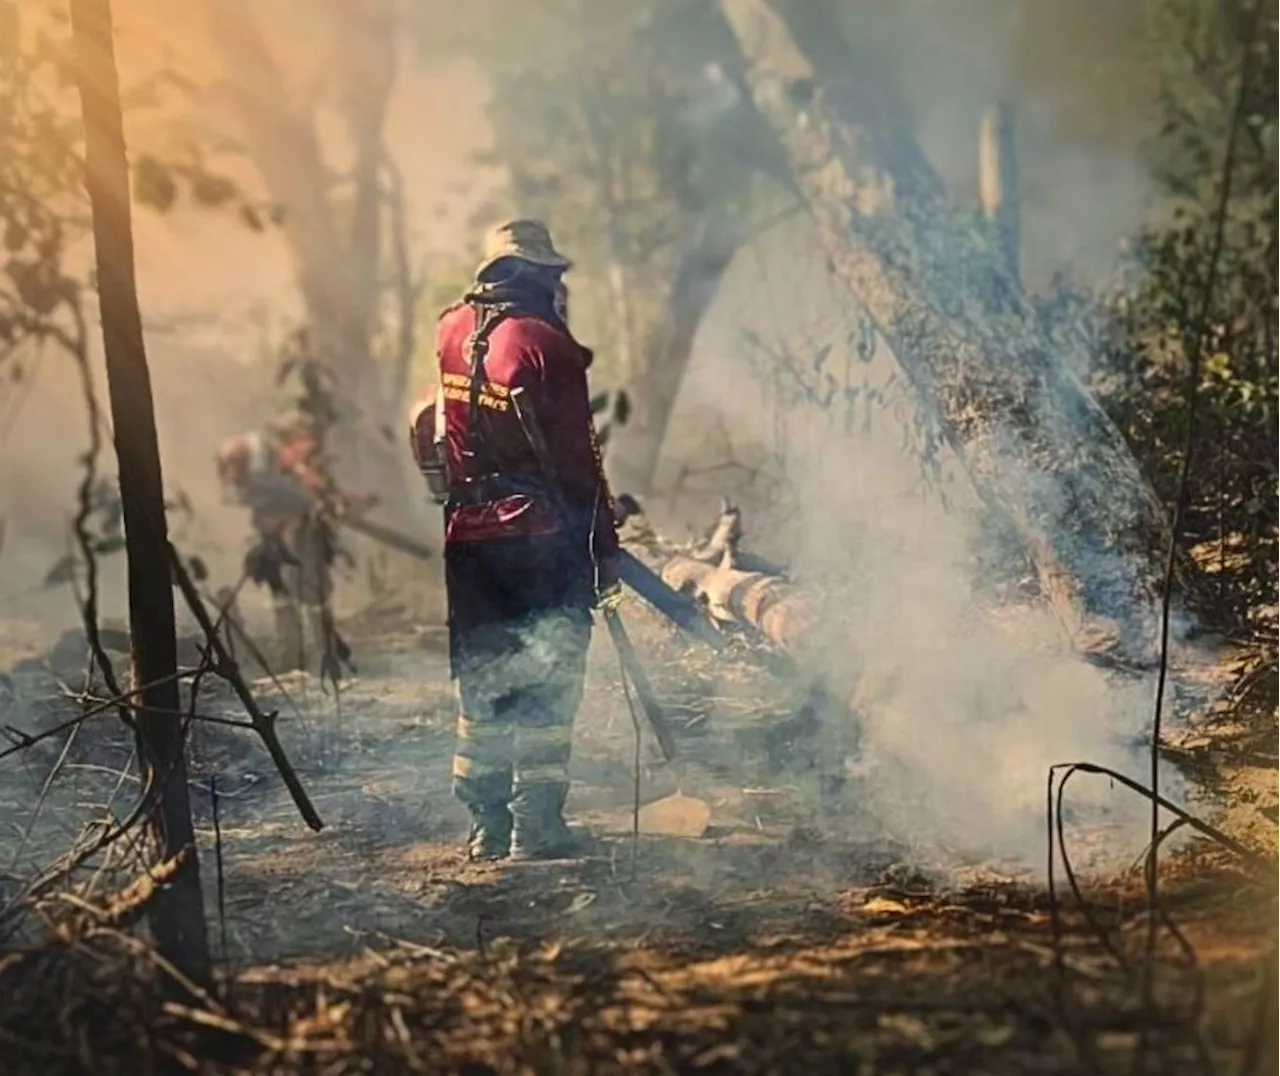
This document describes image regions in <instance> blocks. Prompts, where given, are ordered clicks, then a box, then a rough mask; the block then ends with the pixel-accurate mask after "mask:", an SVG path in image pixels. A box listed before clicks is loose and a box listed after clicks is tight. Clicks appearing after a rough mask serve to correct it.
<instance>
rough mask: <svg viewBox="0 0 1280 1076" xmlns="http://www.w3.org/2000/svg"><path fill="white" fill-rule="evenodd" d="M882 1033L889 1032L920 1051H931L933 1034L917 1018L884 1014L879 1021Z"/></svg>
mask: <svg viewBox="0 0 1280 1076" xmlns="http://www.w3.org/2000/svg"><path fill="white" fill-rule="evenodd" d="M879 1024H880V1029H881V1030H882V1031H891V1032H893V1033H894V1034H895V1035H900V1036H901V1037H902V1038H904V1039H906V1040H907V1041H908V1042H910V1043H912V1044H913V1045H915V1046H919V1047H920V1048H921V1049H922V1050H932V1049H933V1032H931V1031H930V1030H929V1025H928V1024H926V1023H925V1022H924V1021H923V1020H921V1019H920V1018H919V1017H918V1016H910V1015H908V1014H907V1013H885V1014H883V1015H882V1016H881V1017H880V1019H879Z"/></svg>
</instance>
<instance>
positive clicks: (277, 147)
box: [206, 0, 404, 499]
mask: <svg viewBox="0 0 1280 1076" xmlns="http://www.w3.org/2000/svg"><path fill="white" fill-rule="evenodd" d="M206 11H207V17H208V19H209V27H210V31H211V36H212V39H213V42H214V44H215V46H216V47H217V49H218V51H219V52H220V54H221V55H222V56H223V58H224V59H225V60H226V62H227V66H228V70H229V72H230V77H229V79H228V81H227V83H226V85H225V86H224V87H223V89H224V91H225V94H226V97H227V98H228V101H229V103H230V106H231V111H232V113H233V115H234V118H235V121H236V123H237V124H238V126H239V128H240V131H241V133H242V135H243V137H244V141H245V145H246V147H247V149H248V151H249V155H250V156H251V157H252V159H253V162H254V164H255V165H256V167H257V168H258V171H259V172H260V174H261V176H262V179H263V182H264V183H265V184H266V187H267V189H268V190H269V192H270V194H271V197H272V199H273V200H274V201H275V202H276V203H277V204H278V205H280V206H281V208H282V209H283V212H284V218H283V231H284V235H285V238H286V240H287V241H288V243H289V247H290V250H291V252H292V254H293V261H294V266H295V271H296V273H297V279H298V288H299V291H300V292H301V293H302V299H303V303H304V306H305V310H306V322H307V328H308V332H309V337H310V343H311V345H312V347H313V349H314V350H315V352H316V353H317V355H316V357H318V358H320V359H322V360H323V361H324V362H325V363H326V365H328V366H329V367H330V368H331V369H332V370H333V372H334V374H335V379H336V381H337V385H338V392H339V394H340V396H341V400H340V401H339V402H340V404H341V406H342V407H343V409H344V411H345V412H346V414H345V415H344V418H343V420H342V421H340V422H339V425H338V429H337V431H336V434H337V436H336V438H335V443H336V447H337V449H338V451H339V456H340V458H339V463H338V466H337V470H338V473H339V474H340V475H341V476H342V477H343V479H344V480H346V481H348V482H352V483H354V484H356V485H364V484H365V483H367V482H371V481H373V480H374V479H375V478H377V479H390V483H389V484H393V483H394V482H395V481H396V479H397V478H398V476H399V475H400V473H401V472H400V469H399V468H398V467H396V466H395V464H394V462H393V460H397V461H398V458H399V457H398V455H395V456H394V457H393V455H392V450H390V449H389V447H388V446H387V444H386V442H385V441H384V440H383V439H382V438H381V437H380V434H379V431H380V430H381V428H382V427H383V426H384V424H386V422H387V420H388V414H387V413H386V410H385V409H386V403H387V401H386V392H385V389H384V385H383V379H382V376H381V371H379V369H378V368H377V363H376V362H375V360H374V356H373V351H372V340H373V335H374V332H375V331H376V329H377V326H378V320H379V314H380V304H381V294H382V291H381V276H382V234H383V233H382V227H383V219H382V211H383V208H384V205H385V203H386V201H387V199H386V197H385V195H386V192H385V191H384V190H383V178H384V168H383V166H384V164H385V161H386V150H385V144H384V140H383V133H382V128H383V119H384V116H385V113H386V108H387V102H388V100H389V98H390V95H391V89H392V85H393V82H394V78H395V61H396V52H395V36H394V31H395V25H394V10H393V6H392V3H391V0H346V2H344V3H341V4H338V5H335V6H334V7H333V8H332V13H333V16H334V18H336V19H338V20H340V23H339V26H338V28H337V29H335V33H334V38H335V42H334V51H333V53H332V56H331V63H329V64H327V65H326V67H325V72H324V74H325V85H326V87H327V88H328V89H330V90H331V91H333V95H334V96H336V98H337V101H336V104H337V106H338V110H339V113H340V115H341V117H342V120H343V122H344V124H345V127H346V129H347V133H348V134H349V136H350V142H351V145H352V150H353V161H352V167H351V188H350V195H351V202H350V212H349V213H344V212H342V211H340V210H339V209H338V207H336V206H335V203H334V200H333V198H332V190H333V187H334V181H333V169H332V168H331V167H330V165H329V164H328V162H327V161H326V160H325V158H324V155H323V152H322V149H321V145H320V138H319V135H318V133H317V130H316V126H315V116H314V109H315V106H314V103H313V102H306V101H302V100H299V99H298V98H296V97H294V96H291V95H290V93H289V92H288V88H287V86H286V82H285V78H284V75H283V73H282V72H281V71H280V68H279V66H278V64H277V63H276V60H275V58H274V56H273V55H272V53H271V50H270V48H269V47H268V45H267V42H266V41H265V40H264V39H263V36H262V33H261V30H260V28H259V26H258V24H257V21H256V19H255V16H254V15H253V12H252V11H251V10H250V8H249V7H248V6H247V5H246V4H245V3H244V0H209V3H208V4H207V5H206ZM344 218H347V219H344ZM403 406H404V401H399V402H398V403H397V405H396V413H397V414H398V413H399V409H400V408H402V407H403ZM397 447H398V442H397ZM371 472H372V473H371ZM387 472H390V473H387ZM392 488H393V492H398V489H396V488H395V487H394V485H393V486H392ZM393 499H394V498H393Z"/></svg>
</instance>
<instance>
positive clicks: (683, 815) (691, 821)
mask: <svg viewBox="0 0 1280 1076" xmlns="http://www.w3.org/2000/svg"><path fill="white" fill-rule="evenodd" d="M710 824H711V808H710V807H709V806H707V804H706V802H705V801H704V800H700V799H695V798H694V797H693V796H685V795H682V794H681V793H679V792H676V793H674V794H673V795H670V796H665V797H663V798H662V799H660V800H654V802H653V803H648V804H645V806H643V807H641V808H640V832H641V833H646V834H649V835H650V836H655V837H690V838H697V837H701V836H702V835H703V834H704V833H706V832H707V827H708V826H709V825H710Z"/></svg>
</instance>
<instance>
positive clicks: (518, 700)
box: [453, 614, 591, 805]
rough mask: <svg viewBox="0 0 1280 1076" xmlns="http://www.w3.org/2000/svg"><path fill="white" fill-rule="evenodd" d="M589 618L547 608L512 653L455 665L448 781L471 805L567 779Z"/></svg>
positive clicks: (496, 801)
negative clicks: (455, 699) (453, 727)
mask: <svg viewBox="0 0 1280 1076" xmlns="http://www.w3.org/2000/svg"><path fill="white" fill-rule="evenodd" d="M590 631H591V629H590V623H589V621H588V622H584V621H583V620H582V618H568V617H562V616H558V615H556V614H548V615H546V616H544V617H541V618H539V620H538V621H537V622H536V624H535V625H534V626H532V627H530V628H529V629H528V630H527V631H526V632H524V633H523V635H524V638H523V639H522V641H521V642H522V645H521V646H520V649H519V650H518V651H517V652H515V653H510V652H508V653H506V654H504V655H502V656H500V657H497V656H495V657H492V658H490V659H489V660H487V661H468V662H466V663H464V665H463V667H462V668H460V669H459V671H458V701H459V709H460V716H459V718H458V724H457V746H456V749H455V753H454V757H453V783H454V791H455V793H456V794H457V796H458V798H459V799H461V800H462V801H463V802H464V803H468V804H475V805H481V804H495V805H496V804H500V803H501V804H505V803H507V802H508V801H509V800H510V799H511V798H512V797H513V796H518V795H519V794H520V792H521V791H522V790H524V789H527V788H532V787H535V786H542V785H567V784H568V782H569V761H570V756H571V752H572V740H573V719H574V716H575V714H576V713H577V710H578V706H579V704H580V703H581V701H582V687H583V680H584V678H585V675H586V656H587V643H588V641H589V640H590Z"/></svg>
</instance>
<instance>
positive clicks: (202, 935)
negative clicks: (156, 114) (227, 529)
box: [71, 0, 210, 982]
mask: <svg viewBox="0 0 1280 1076" xmlns="http://www.w3.org/2000/svg"><path fill="white" fill-rule="evenodd" d="M71 19H72V27H73V32H74V35H75V43H76V48H77V50H78V53H79V69H78V73H79V83H80V99H81V103H82V108H83V112H84V127H85V170H86V185H87V187H88V191H89V202H90V206H91V208H92V213H93V242H94V251H95V255H96V259H97V274H98V302H99V307H100V311H101V318H102V337H103V347H104V351H105V355H106V364H107V383H108V387H109V391H110V399H111V418H112V423H113V426H114V429H115V444H116V457H117V460H118V464H119V476H120V501H121V506H122V510H123V515H124V531H125V553H126V556H127V558H128V589H129V625H130V633H131V644H132V649H133V676H134V679H135V682H136V683H137V685H138V686H139V688H140V695H139V698H138V709H137V719H136V720H137V732H138V740H139V746H140V748H141V751H140V754H141V757H142V764H143V771H144V774H143V775H144V787H145V788H146V795H147V797H148V799H149V803H148V804H147V812H146V824H147V826H148V827H149V828H150V830H151V835H152V837H153V838H154V843H155V849H154V853H155V856H156V858H157V860H158V861H159V862H160V863H162V864H168V865H170V866H172V864H173V863H175V862H176V863H177V869H176V871H175V873H174V874H173V875H172V876H171V880H170V881H169V882H168V884H167V885H166V886H164V887H163V888H162V889H161V890H160V891H159V893H158V895H157V896H156V898H155V900H154V901H153V902H152V903H151V905H150V908H149V916H150V920H149V921H150V926H151V931H152V934H153V935H154V937H155V941H156V945H157V948H158V949H159V951H160V953H161V954H162V955H163V956H164V957H165V958H166V959H168V960H169V961H170V962H171V963H173V964H174V965H175V966H177V967H178V968H179V969H181V970H182V971H183V972H184V973H185V974H186V975H187V976H188V977H189V978H192V979H193V980H195V981H196V982H208V980H209V976H210V965H209V940H208V935H207V933H206V927H205V920H204V898H203V895H202V892H201V888H200V867H199V860H198V859H197V856H196V845H195V833H194V830H193V827H192V824H191V804H190V801H189V799H188V794H187V771H186V763H185V759H184V757H183V748H184V739H185V737H184V729H183V725H182V720H181V718H180V717H179V715H180V714H181V705H180V697H179V692H178V680H177V643H176V634H175V627H174V610H173V589H172V586H171V582H170V577H169V551H168V541H169V539H168V527H167V523H166V520H165V511H164V487H163V481H162V476H161V471H160V450H159V445H158V440H157V436H156V423H155V412H154V410H153V405H152V399H151V378H150V374H149V373H148V370H147V357H146V352H145V350H144V347H143V340H142V317H141V314H140V312H139V310H138V293H137V284H136V279H135V275H134V259H133V224H132V220H131V215H130V208H129V168H128V163H127V161H126V158H125V145H124V126H123V120H122V117H121V110H120V84H119V78H118V75H117V72H116V61H115V48H114V43H113V40H112V32H113V28H112V18H111V6H110V0H71ZM90 421H93V418H92V417H91V418H90Z"/></svg>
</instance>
